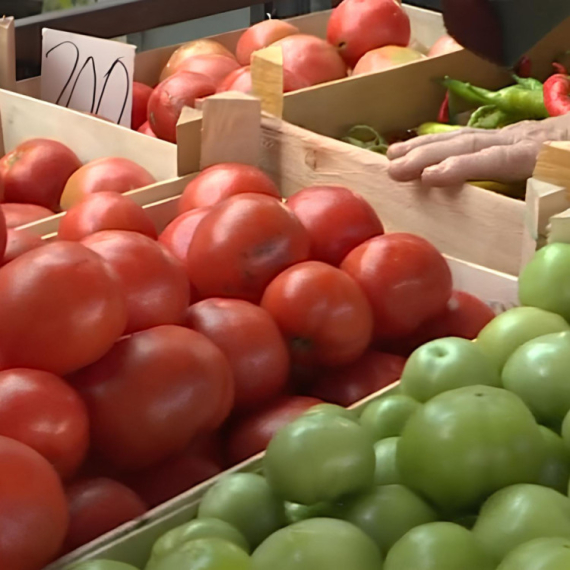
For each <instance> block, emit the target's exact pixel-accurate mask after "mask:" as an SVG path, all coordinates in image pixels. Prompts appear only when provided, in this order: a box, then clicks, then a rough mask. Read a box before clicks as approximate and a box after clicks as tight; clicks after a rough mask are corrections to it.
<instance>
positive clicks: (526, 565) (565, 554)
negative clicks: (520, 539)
mask: <svg viewBox="0 0 570 570" xmlns="http://www.w3.org/2000/svg"><path fill="white" fill-rule="evenodd" d="M568 568H570V540H568V539H567V538H558V537H556V538H537V539H536V540H531V541H530V542H527V543H526V544H521V546H519V547H517V548H515V549H514V550H513V551H512V552H511V553H510V554H509V555H508V556H507V557H506V558H505V559H504V560H503V561H502V562H501V564H499V567H498V568H497V570H568Z"/></svg>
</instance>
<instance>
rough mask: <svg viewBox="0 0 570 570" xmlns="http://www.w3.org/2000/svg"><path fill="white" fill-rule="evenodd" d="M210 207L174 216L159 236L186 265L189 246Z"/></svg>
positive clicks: (159, 239) (169, 249) (161, 241)
mask: <svg viewBox="0 0 570 570" xmlns="http://www.w3.org/2000/svg"><path fill="white" fill-rule="evenodd" d="M209 211H210V208H195V209H193V210H189V211H188V212H184V213H183V214H180V215H179V216H178V217H176V218H174V220H172V222H170V223H169V224H168V225H167V226H166V228H164V230H163V231H162V233H161V234H160V236H159V237H158V241H159V242H160V243H161V244H163V245H164V246H165V247H166V248H167V249H168V251H170V253H171V254H172V255H174V257H176V259H178V260H179V261H181V262H182V263H184V265H186V258H187V257H188V248H189V247H190V242H191V241H192V238H193V237H194V233H195V232H196V228H197V227H198V224H199V223H200V222H201V221H202V220H203V219H204V217H205V216H206V214H207V213H208V212H209Z"/></svg>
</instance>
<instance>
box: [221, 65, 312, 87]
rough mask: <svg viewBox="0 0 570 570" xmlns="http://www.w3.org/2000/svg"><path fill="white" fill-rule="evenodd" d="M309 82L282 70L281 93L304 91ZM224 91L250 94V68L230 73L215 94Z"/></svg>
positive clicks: (241, 68) (242, 68)
mask: <svg viewBox="0 0 570 570" xmlns="http://www.w3.org/2000/svg"><path fill="white" fill-rule="evenodd" d="M310 86H311V84H310V83H309V81H307V80H305V79H303V78H302V77H299V76H298V75H294V74H293V73H291V72H290V71H288V70H286V69H284V70H283V93H289V92H290V91H297V90H298V89H305V87H310ZM225 91H241V92H242V93H251V92H252V85H251V68H250V67H249V65H248V66H247V67H240V68H239V69H236V70H235V71H233V72H232V73H230V74H229V75H228V76H227V77H226V78H225V79H224V80H223V81H222V82H221V83H220V85H219V86H218V89H217V92H218V93H223V92H225Z"/></svg>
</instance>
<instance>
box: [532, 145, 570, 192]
mask: <svg viewBox="0 0 570 570" xmlns="http://www.w3.org/2000/svg"><path fill="white" fill-rule="evenodd" d="M534 177H535V178H538V179H539V180H543V181H545V182H551V183H552V184H556V185H558V186H564V187H565V188H567V189H570V141H568V142H551V143H547V144H545V145H544V146H543V147H542V150H541V152H540V154H539V155H538V161H537V163H536V167H535V169H534Z"/></svg>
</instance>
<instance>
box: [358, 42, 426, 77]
mask: <svg viewBox="0 0 570 570" xmlns="http://www.w3.org/2000/svg"><path fill="white" fill-rule="evenodd" d="M420 59H425V55H424V54H422V53H420V52H419V51H416V50H415V49H411V48H407V47H401V46H384V47H381V48H376V49H373V50H372V51H368V52H366V53H365V54H364V55H363V56H362V57H361V58H360V59H359V60H358V63H357V64H356V65H355V66H354V69H353V70H352V76H355V75H364V74H365V73H377V72H378V71H385V70H386V69H391V68H392V67H397V66H398V65H404V64H406V63H411V62H412V61H418V60H420Z"/></svg>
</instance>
